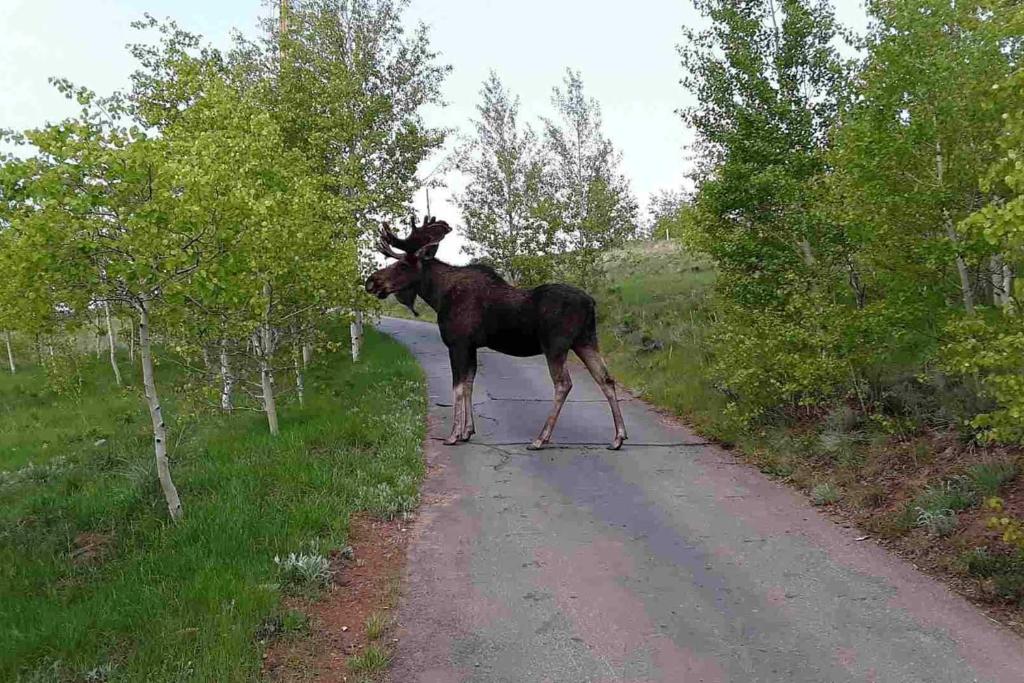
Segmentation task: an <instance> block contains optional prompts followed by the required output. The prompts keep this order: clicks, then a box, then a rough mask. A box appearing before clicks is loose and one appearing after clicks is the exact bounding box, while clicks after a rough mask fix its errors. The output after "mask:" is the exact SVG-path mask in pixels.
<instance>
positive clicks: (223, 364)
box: [220, 339, 235, 413]
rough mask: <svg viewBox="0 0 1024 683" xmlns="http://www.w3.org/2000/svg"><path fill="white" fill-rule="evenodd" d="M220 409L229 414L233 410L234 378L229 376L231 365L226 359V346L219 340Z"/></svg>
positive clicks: (225, 343)
mask: <svg viewBox="0 0 1024 683" xmlns="http://www.w3.org/2000/svg"><path fill="white" fill-rule="evenodd" d="M220 379H221V388H220V407H221V409H222V410H223V411H224V412H226V413H230V412H231V411H232V410H234V408H235V405H234V399H233V397H232V393H233V391H234V388H235V378H234V375H232V374H231V363H230V359H229V358H228V345H227V341H225V340H224V339H221V340H220Z"/></svg>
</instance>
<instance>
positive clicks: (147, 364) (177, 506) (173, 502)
mask: <svg viewBox="0 0 1024 683" xmlns="http://www.w3.org/2000/svg"><path fill="white" fill-rule="evenodd" d="M138 309H139V352H140V354H141V356H142V383H143V385H144V386H145V388H146V403H147V404H148V406H149V418H150V420H151V421H152V422H153V446H154V450H155V452H156V474H157V478H158V479H159V480H160V488H161V489H163V492H164V499H165V500H166V501H167V510H168V511H169V512H170V513H171V519H173V520H174V521H178V520H180V519H181V516H182V509H181V499H180V498H178V489H177V488H175V486H174V481H173V480H172V479H171V467H170V464H169V463H168V461H167V425H166V424H164V417H163V411H162V409H161V407H160V398H159V396H158V395H157V393H156V381H155V380H154V378H153V351H152V348H151V347H150V341H149V308H148V306H147V304H146V303H145V302H142V303H140V304H139V306H138Z"/></svg>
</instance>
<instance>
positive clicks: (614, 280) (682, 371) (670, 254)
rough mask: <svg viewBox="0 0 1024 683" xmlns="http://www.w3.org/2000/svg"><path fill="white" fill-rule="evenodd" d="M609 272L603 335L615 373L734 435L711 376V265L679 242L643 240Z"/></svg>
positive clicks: (703, 424)
mask: <svg viewBox="0 0 1024 683" xmlns="http://www.w3.org/2000/svg"><path fill="white" fill-rule="evenodd" d="M605 272H606V275H607V280H608V282H609V283H610V284H609V285H608V286H607V287H606V288H605V289H604V291H600V292H598V293H597V299H598V304H599V307H600V314H599V333H600V337H601V349H602V352H603V353H604V355H605V356H606V358H607V360H608V362H609V364H610V365H611V368H612V372H613V374H614V375H615V378H616V379H617V380H619V381H620V382H622V383H624V384H625V385H627V386H629V387H630V388H631V389H633V390H635V391H639V392H640V393H641V394H642V395H643V396H645V397H646V398H647V399H649V400H650V401H652V402H654V403H657V404H658V405H660V406H663V407H665V408H668V409H670V410H672V411H673V412H675V413H677V414H679V415H683V416H685V417H686V418H687V419H688V420H690V421H691V422H692V423H693V424H694V425H695V426H697V427H698V428H700V429H701V430H702V431H704V432H705V433H708V434H709V435H711V436H715V437H717V438H720V439H723V440H726V441H730V440H733V439H734V438H735V433H734V432H733V430H732V429H731V425H730V423H729V421H728V420H727V419H725V418H724V417H723V416H724V415H725V412H724V411H725V407H726V399H725V396H723V395H722V393H721V392H719V391H717V390H716V389H715V388H714V387H713V386H712V385H711V384H710V383H709V382H708V380H707V373H706V366H707V361H708V357H707V343H706V335H707V331H708V327H709V324H708V319H709V317H710V316H711V315H713V313H712V311H711V310H710V306H709V301H708V296H709V293H710V288H711V285H712V284H713V283H714V280H715V273H714V271H713V269H712V268H711V266H710V265H708V264H707V263H705V262H703V261H700V260H698V259H695V258H694V257H692V256H691V255H689V254H687V253H686V252H685V251H684V250H683V249H682V247H680V246H679V245H678V244H677V243H676V242H637V243H631V244H629V245H627V246H626V247H624V248H622V249H619V250H616V251H614V252H612V253H611V254H609V255H608V257H607V258H606V261H605Z"/></svg>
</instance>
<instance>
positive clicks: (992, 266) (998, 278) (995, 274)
mask: <svg viewBox="0 0 1024 683" xmlns="http://www.w3.org/2000/svg"><path fill="white" fill-rule="evenodd" d="M989 278H990V280H991V282H992V303H993V305H995V306H1002V305H1003V257H1002V256H1000V255H999V254H992V256H991V257H989Z"/></svg>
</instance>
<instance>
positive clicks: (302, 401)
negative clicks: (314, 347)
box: [295, 349, 306, 406]
mask: <svg viewBox="0 0 1024 683" xmlns="http://www.w3.org/2000/svg"><path fill="white" fill-rule="evenodd" d="M303 367H304V365H303V358H302V353H301V352H300V351H299V350H298V349H295V393H297V394H298V395H299V405H300V406H304V405H306V378H305V376H304V374H305V373H304V372H303V370H302V368H303Z"/></svg>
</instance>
